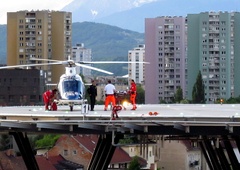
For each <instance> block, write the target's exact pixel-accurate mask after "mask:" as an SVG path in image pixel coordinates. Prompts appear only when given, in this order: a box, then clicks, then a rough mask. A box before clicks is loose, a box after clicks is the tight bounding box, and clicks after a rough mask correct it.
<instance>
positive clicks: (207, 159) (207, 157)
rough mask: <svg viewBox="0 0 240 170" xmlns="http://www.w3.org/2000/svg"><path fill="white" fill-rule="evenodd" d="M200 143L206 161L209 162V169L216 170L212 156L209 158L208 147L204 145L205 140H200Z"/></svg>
mask: <svg viewBox="0 0 240 170" xmlns="http://www.w3.org/2000/svg"><path fill="white" fill-rule="evenodd" d="M199 145H200V148H201V150H202V152H203V155H204V158H205V159H206V162H207V164H208V167H209V169H210V170H214V169H213V165H212V163H211V160H210V158H209V156H208V154H207V152H206V147H205V146H204V143H203V141H199Z"/></svg>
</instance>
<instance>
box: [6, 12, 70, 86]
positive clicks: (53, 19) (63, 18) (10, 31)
mask: <svg viewBox="0 0 240 170" xmlns="http://www.w3.org/2000/svg"><path fill="white" fill-rule="evenodd" d="M71 35H72V14H71V13H70V12H63V11H49V10H43V11H18V12H8V13H7V65H18V64H20V65H23V64H35V63H42V62H45V61H34V60H31V58H39V59H52V60H66V59H67V58H68V56H70V55H71V46H72V45H71ZM24 68H27V67H24ZM36 68H38V69H40V70H43V72H42V73H43V74H45V75H44V76H45V78H46V83H58V81H59V77H60V76H61V75H62V74H63V73H64V70H65V68H64V66H63V65H54V66H53V65H52V66H49V65H46V66H37V67H36Z"/></svg>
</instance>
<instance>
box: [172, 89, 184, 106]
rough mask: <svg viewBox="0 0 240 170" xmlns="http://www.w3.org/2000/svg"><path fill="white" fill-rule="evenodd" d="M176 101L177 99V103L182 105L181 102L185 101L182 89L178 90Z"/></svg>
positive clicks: (175, 96)
mask: <svg viewBox="0 0 240 170" xmlns="http://www.w3.org/2000/svg"><path fill="white" fill-rule="evenodd" d="M174 99H175V102H176V103H180V102H181V100H182V99H183V91H182V88H181V87H178V88H177V91H176V93H175V95H174Z"/></svg>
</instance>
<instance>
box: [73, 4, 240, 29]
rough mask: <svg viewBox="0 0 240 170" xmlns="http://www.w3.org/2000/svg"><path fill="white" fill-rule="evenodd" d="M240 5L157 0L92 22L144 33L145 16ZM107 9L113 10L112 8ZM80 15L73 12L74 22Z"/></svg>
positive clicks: (236, 9)
mask: <svg viewBox="0 0 240 170" xmlns="http://www.w3.org/2000/svg"><path fill="white" fill-rule="evenodd" d="M92 1H94V0H92ZM131 2H133V1H131ZM239 5H240V0H231V2H230V1H229V0H208V1H206V0H194V1H193V0H181V1H179V0H171V1H169V0H156V1H150V2H149V3H145V4H143V5H141V6H139V7H135V8H130V9H127V10H124V11H117V10H116V12H113V11H112V12H111V14H109V15H107V16H104V17H101V18H98V17H96V18H94V19H92V20H91V22H97V23H104V24H108V25H113V26H117V27H120V28H123V29H128V30H133V31H136V32H139V33H144V28H145V25H144V22H145V18H156V17H159V16H183V17H186V16H187V14H195V13H200V12H207V11H216V12H217V11H228V12H231V11H240V6H239ZM76 8H77V7H76ZM82 8H84V6H83V7H82ZM107 9H110V10H112V8H107ZM78 11H81V7H78ZM78 15H79V14H76V13H75V11H73V12H72V16H73V22H82V20H81V21H80V20H76V17H75V16H78ZM81 15H82V18H84V15H85V13H84V12H82V13H81ZM79 18H80V17H79Z"/></svg>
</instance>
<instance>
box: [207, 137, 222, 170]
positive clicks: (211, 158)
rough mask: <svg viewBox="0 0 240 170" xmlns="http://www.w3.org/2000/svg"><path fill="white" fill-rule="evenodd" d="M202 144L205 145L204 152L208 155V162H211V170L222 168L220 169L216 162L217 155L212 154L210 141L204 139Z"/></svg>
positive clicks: (212, 149)
mask: <svg viewBox="0 0 240 170" xmlns="http://www.w3.org/2000/svg"><path fill="white" fill-rule="evenodd" d="M204 144H205V146H206V150H207V152H208V155H209V157H210V160H211V162H212V165H213V168H214V169H218V170H220V169H222V168H221V165H220V163H219V161H218V158H217V155H216V153H215V152H214V148H213V146H212V144H211V140H210V139H206V138H205V139H204Z"/></svg>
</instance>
